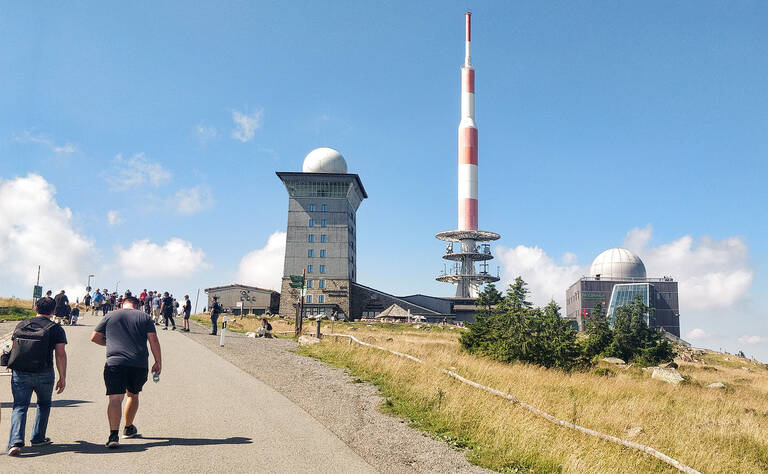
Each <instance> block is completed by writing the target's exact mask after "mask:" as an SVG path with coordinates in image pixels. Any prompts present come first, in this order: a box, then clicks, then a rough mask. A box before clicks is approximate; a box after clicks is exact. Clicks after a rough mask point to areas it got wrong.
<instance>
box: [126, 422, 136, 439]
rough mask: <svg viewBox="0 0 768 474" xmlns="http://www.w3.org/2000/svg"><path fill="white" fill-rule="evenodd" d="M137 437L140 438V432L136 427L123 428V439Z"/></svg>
mask: <svg viewBox="0 0 768 474" xmlns="http://www.w3.org/2000/svg"><path fill="white" fill-rule="evenodd" d="M137 436H139V430H137V429H136V425H131V426H126V427H125V428H123V438H135V437H137Z"/></svg>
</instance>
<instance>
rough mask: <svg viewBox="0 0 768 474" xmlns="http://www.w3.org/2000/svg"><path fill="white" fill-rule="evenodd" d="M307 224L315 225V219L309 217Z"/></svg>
mask: <svg viewBox="0 0 768 474" xmlns="http://www.w3.org/2000/svg"><path fill="white" fill-rule="evenodd" d="M309 226H310V227H314V226H315V220H314V219H310V220H309Z"/></svg>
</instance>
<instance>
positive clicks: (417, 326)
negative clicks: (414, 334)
mask: <svg viewBox="0 0 768 474" xmlns="http://www.w3.org/2000/svg"><path fill="white" fill-rule="evenodd" d="M413 329H421V324H417V325H415V326H414V327H413Z"/></svg>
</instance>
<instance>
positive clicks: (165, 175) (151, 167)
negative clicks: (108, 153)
mask: <svg viewBox="0 0 768 474" xmlns="http://www.w3.org/2000/svg"><path fill="white" fill-rule="evenodd" d="M113 165H114V169H113V170H112V171H111V172H110V173H109V174H108V175H107V177H106V179H107V182H108V183H109V185H110V188H111V189H112V190H113V191H127V190H129V189H134V188H137V187H139V186H143V185H145V184H150V185H152V186H154V187H156V188H157V187H159V186H160V185H162V184H165V183H167V182H168V181H169V180H170V179H171V173H170V172H169V171H168V170H166V169H165V168H164V167H163V165H161V164H160V163H159V162H156V161H150V160H148V159H147V157H146V156H144V153H136V154H135V155H133V156H130V157H128V158H125V157H123V155H122V154H117V155H116V156H115V159H114V161H113Z"/></svg>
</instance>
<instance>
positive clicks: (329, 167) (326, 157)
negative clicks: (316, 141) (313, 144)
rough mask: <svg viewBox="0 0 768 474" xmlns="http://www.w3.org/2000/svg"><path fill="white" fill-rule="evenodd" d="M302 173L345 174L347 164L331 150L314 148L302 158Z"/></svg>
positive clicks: (336, 152)
mask: <svg viewBox="0 0 768 474" xmlns="http://www.w3.org/2000/svg"><path fill="white" fill-rule="evenodd" d="M301 171H303V172H304V173H346V172H347V162H346V161H345V160H344V157H343V156H341V153H339V152H338V151H336V150H334V149H333V148H315V149H314V150H312V151H310V152H309V154H308V155H307V157H306V158H304V165H303V166H302V167H301Z"/></svg>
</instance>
